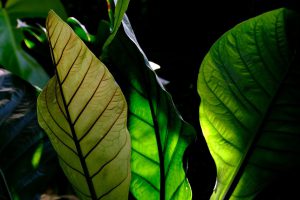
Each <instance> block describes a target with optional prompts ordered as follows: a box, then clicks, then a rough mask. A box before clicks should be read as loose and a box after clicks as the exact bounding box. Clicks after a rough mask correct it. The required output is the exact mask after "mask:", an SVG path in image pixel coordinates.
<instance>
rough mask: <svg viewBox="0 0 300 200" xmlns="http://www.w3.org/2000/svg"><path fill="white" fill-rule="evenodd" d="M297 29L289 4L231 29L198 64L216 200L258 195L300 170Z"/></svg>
mask: <svg viewBox="0 0 300 200" xmlns="http://www.w3.org/2000/svg"><path fill="white" fill-rule="evenodd" d="M296 27H299V18H296V17H295V15H294V13H292V12H291V11H289V10H286V9H278V10H274V11H271V12H268V13H265V14H263V15H260V16H258V17H256V18H253V19H250V20H248V21H246V22H244V23H241V24H239V25H237V26H236V27H234V28H233V29H232V30H230V31H228V32H227V33H225V34H224V35H223V36H222V37H221V38H220V39H219V40H218V41H217V42H216V43H215V44H214V45H213V47H212V48H211V49H210V51H209V53H208V54H207V55H206V57H205V59H204V61H203V63H202V65H201V67H200V73H199V79H198V91H199V94H200V97H201V105H200V123H201V127H202V129H203V133H204V136H205V138H206V141H207V143H208V146H209V149H210V152H211V154H212V156H213V158H214V160H215V162H216V165H217V171H218V177H217V184H216V188H215V191H214V193H213V195H212V197H211V199H218V200H219V199H223V198H225V199H229V197H231V199H254V198H255V197H256V195H257V194H258V193H259V192H260V191H261V190H263V189H264V188H265V186H267V185H268V184H269V183H270V182H272V181H274V180H276V179H278V178H279V177H281V176H283V175H287V174H289V173H296V172H297V171H298V169H299V166H300V159H299V156H300V142H299V136H300V92H299V87H300V81H299V80H300V79H299V75H300V68H299V59H297V56H296V55H295V54H294V52H295V46H294V43H292V42H290V43H289V42H288V38H289V37H288V36H290V33H292V34H295V33H296V37H298V36H299V33H298V32H295V31H296ZM294 39H295V38H294ZM290 41H293V40H290ZM295 41H297V40H295ZM290 175H291V174H290Z"/></svg>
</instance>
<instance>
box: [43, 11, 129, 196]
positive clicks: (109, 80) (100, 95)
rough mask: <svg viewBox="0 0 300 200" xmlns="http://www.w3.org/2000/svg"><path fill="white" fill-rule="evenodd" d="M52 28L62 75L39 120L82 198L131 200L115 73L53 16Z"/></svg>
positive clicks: (123, 107)
mask: <svg viewBox="0 0 300 200" xmlns="http://www.w3.org/2000/svg"><path fill="white" fill-rule="evenodd" d="M46 28H47V30H48V39H49V43H50V48H51V53H52V55H53V62H54V64H55V66H56V75H55V76H54V77H53V78H52V79H51V80H50V81H49V82H48V84H47V85H46V87H45V88H44V89H43V91H42V93H41V94H40V96H39V98H38V120H39V123H40V125H41V127H42V128H43V129H44V130H45V131H46V133H47V134H48V136H49V137H50V140H51V142H52V145H53V147H54V149H55V150H56V152H57V154H58V157H59V161H60V165H61V167H62V169H63V171H64V172H65V174H66V176H67V177H68V179H69V181H70V183H71V184H72V185H73V188H74V189H75V190H76V193H77V195H78V196H79V198H80V199H83V200H84V199H93V200H94V199H127V198H128V188H129V183H130V137H129V134H128V131H127V127H126V122H127V104H126V101H125V98H124V96H123V94H122V92H121V90H120V88H119V86H118V85H117V84H116V82H115V80H114V79H113V77H112V75H111V74H110V72H109V71H108V70H107V68H106V67H105V66H104V64H103V63H102V62H101V61H99V60H98V59H97V58H96V57H95V55H93V54H92V52H91V51H90V50H89V49H88V48H87V47H86V46H85V44H84V43H83V42H82V41H81V40H80V39H79V38H78V36H77V35H76V34H75V33H74V32H73V30H72V29H71V28H70V27H69V26H68V25H66V24H65V23H64V22H63V21H62V20H61V19H60V18H59V17H58V16H57V15H56V14H55V13H54V12H53V11H50V12H49V15H48V18H47V22H46Z"/></svg>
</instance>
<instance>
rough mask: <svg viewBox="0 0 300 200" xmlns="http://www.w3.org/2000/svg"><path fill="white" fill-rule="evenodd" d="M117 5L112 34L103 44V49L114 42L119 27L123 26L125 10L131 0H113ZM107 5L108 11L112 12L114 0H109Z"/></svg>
mask: <svg viewBox="0 0 300 200" xmlns="http://www.w3.org/2000/svg"><path fill="white" fill-rule="evenodd" d="M113 1H114V4H115V5H116V6H115V9H114V18H113V26H112V29H111V34H110V36H109V37H108V38H107V40H106V42H105V43H104V45H103V49H106V47H107V46H108V45H109V44H110V43H111V42H112V40H113V39H114V37H115V36H116V34H117V32H118V30H119V27H120V26H121V23H122V20H123V16H124V15H125V12H126V10H127V8H128V5H129V0H113ZM107 5H108V13H109V14H110V13H111V5H112V0H107Z"/></svg>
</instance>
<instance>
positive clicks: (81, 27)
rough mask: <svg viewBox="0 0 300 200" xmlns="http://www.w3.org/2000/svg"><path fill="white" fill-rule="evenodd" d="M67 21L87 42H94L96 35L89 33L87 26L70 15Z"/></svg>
mask: <svg viewBox="0 0 300 200" xmlns="http://www.w3.org/2000/svg"><path fill="white" fill-rule="evenodd" d="M67 23H68V24H69V25H70V26H71V27H72V29H73V30H74V32H75V33H76V34H77V35H78V36H79V37H80V39H82V40H83V41H85V42H94V41H95V36H93V35H91V34H89V33H88V31H87V30H86V28H85V26H84V25H83V24H81V23H80V22H79V21H78V20H77V19H76V18H74V17H69V18H68V19H67Z"/></svg>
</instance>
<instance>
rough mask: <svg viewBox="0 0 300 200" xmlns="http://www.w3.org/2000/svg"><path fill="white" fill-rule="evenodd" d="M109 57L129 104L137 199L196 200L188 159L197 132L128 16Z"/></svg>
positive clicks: (133, 180) (132, 190)
mask: <svg viewBox="0 0 300 200" xmlns="http://www.w3.org/2000/svg"><path fill="white" fill-rule="evenodd" d="M104 52H106V53H105V54H103V55H102V57H104V58H106V59H107V60H106V62H108V63H109V66H110V67H111V68H110V69H112V70H113V72H114V74H115V75H117V74H118V75H119V76H117V80H118V81H120V85H121V87H122V90H123V92H124V94H125V96H126V98H127V102H128V105H129V116H128V129H129V132H130V135H131V141H132V159H131V172H132V181H131V186H130V190H131V192H132V194H133V195H134V196H135V197H136V198H137V199H139V200H141V199H147V200H149V199H161V200H163V199H191V197H192V193H191V188H190V185H189V183H188V180H187V178H186V174H185V169H186V166H184V164H183V161H182V159H183V154H184V151H185V149H186V147H187V146H188V144H189V143H190V142H191V141H192V140H193V139H194V137H195V131H194V129H193V128H192V127H191V126H190V125H188V124H187V123H185V122H184V121H183V120H182V118H181V117H180V115H179V114H178V112H177V110H176V108H175V106H174V104H173V102H172V99H171V97H170V95H169V94H168V93H167V92H166V91H165V89H164V88H163V86H162V85H161V84H160V83H159V81H158V79H157V76H156V75H155V73H154V72H153V71H152V70H151V69H150V65H149V62H148V60H147V58H146V56H145V55H144V53H143V51H142V50H141V49H140V46H139V45H138V43H137V41H136V38H135V36H134V33H133V31H132V29H131V26H130V23H129V21H128V19H127V17H126V16H125V17H124V19H123V26H122V27H121V28H120V30H119V31H118V33H117V35H116V36H115V38H114V39H113V41H112V43H111V44H110V45H109V46H108V49H104Z"/></svg>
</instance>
